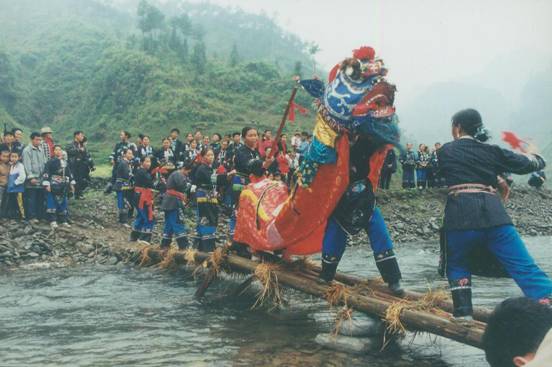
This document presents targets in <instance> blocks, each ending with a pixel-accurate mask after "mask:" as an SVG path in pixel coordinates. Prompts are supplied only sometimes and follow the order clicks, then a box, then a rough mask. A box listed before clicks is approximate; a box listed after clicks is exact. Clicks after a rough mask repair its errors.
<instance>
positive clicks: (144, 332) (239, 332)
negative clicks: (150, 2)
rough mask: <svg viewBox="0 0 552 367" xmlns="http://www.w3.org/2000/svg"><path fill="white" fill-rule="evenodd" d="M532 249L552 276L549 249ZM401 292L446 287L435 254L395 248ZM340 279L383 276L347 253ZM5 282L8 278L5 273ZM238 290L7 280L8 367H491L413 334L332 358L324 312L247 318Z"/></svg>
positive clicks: (42, 277)
mask: <svg viewBox="0 0 552 367" xmlns="http://www.w3.org/2000/svg"><path fill="white" fill-rule="evenodd" d="M527 242H528V247H529V249H530V251H531V253H532V254H533V256H534V257H535V258H536V259H537V262H538V263H539V264H540V265H541V266H542V267H543V268H544V270H545V271H546V272H547V273H549V274H552V251H551V246H552V238H550V237H548V238H547V237H541V238H529V239H527ZM397 252H398V255H399V256H400V264H401V266H402V271H403V277H404V279H405V280H404V283H405V286H406V287H407V288H409V289H412V290H419V291H423V290H425V289H427V288H428V287H439V286H444V285H445V282H444V281H443V280H442V279H440V277H439V276H438V275H437V274H436V267H435V264H436V262H437V250H436V245H435V244H432V243H428V244H419V243H418V244H403V245H401V246H399V247H398V248H397ZM340 270H341V271H346V272H351V273H354V274H357V275H363V276H377V271H376V269H375V265H374V262H373V259H372V258H371V255H370V252H369V251H368V250H367V249H366V248H364V247H354V248H349V249H348V250H347V252H346V254H345V259H344V260H343V262H342V264H341V266H340ZM0 271H1V269H0ZM235 284H236V282H233V281H231V280H226V281H219V282H218V283H217V284H216V285H215V286H212V287H211V288H210V289H209V291H208V293H207V296H208V297H207V299H206V300H205V301H203V302H198V301H197V300H195V299H194V296H193V295H194V291H195V289H196V285H197V284H196V282H195V281H194V280H193V279H192V278H191V277H190V275H189V274H187V273H185V272H179V273H174V272H173V273H167V272H162V271H158V270H154V269H136V268H132V267H126V266H118V267H101V266H100V267H98V266H90V267H79V268H61V269H59V268H58V269H38V268H27V269H18V270H15V271H9V272H8V271H4V272H0V366H49V365H51V366H130V365H132V366H138V365H139V366H174V365H189V366H267V365H269V366H367V365H370V366H470V367H478V366H486V363H485V362H484V355H483V353H482V352H481V351H480V350H478V349H475V348H471V347H468V346H464V345H461V344H458V343H455V342H452V341H448V340H445V339H443V338H438V337H433V336H432V337H429V336H427V335H417V336H415V337H414V335H413V334H409V335H407V336H406V338H405V339H403V340H402V341H401V342H400V344H399V347H398V348H392V349H391V350H390V351H388V352H387V353H385V354H383V355H382V354H373V355H365V356H360V357H359V356H352V355H348V354H345V353H339V352H334V351H330V350H324V349H322V348H320V347H318V346H317V345H316V344H315V343H314V338H315V336H316V335H317V334H318V333H320V332H326V331H327V327H328V325H327V324H325V323H323V322H321V321H320V319H321V318H320V316H321V315H322V316H324V315H326V316H328V315H330V312H329V311H328V306H327V304H326V303H325V302H322V301H319V300H316V299H312V298H309V297H307V296H304V295H301V294H298V293H294V292H288V293H287V294H286V295H287V299H288V300H289V306H288V307H287V308H286V309H284V310H282V311H272V312H270V311H268V310H251V309H250V306H251V305H252V303H253V301H254V297H253V295H252V294H245V295H243V296H240V297H221V295H222V294H224V293H225V292H226V294H228V293H229V291H230V290H231V288H232V287H233V286H235ZM474 287H475V289H474V302H475V304H477V305H485V306H493V305H495V304H496V303H497V302H499V301H500V300H502V299H503V298H506V297H511V296H517V295H520V291H519V290H518V288H517V287H516V285H515V284H514V283H513V281H512V280H509V279H501V280H497V279H483V278H478V277H475V278H474Z"/></svg>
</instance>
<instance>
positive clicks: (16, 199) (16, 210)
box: [6, 192, 25, 219]
mask: <svg viewBox="0 0 552 367" xmlns="http://www.w3.org/2000/svg"><path fill="white" fill-rule="evenodd" d="M6 211H7V217H8V218H10V219H25V207H24V205H23V193H22V192H10V193H8V196H7V200H6Z"/></svg>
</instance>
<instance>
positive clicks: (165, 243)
mask: <svg viewBox="0 0 552 367" xmlns="http://www.w3.org/2000/svg"><path fill="white" fill-rule="evenodd" d="M171 242H172V238H164V237H163V238H162V239H161V246H159V247H161V250H168V249H169V247H171Z"/></svg>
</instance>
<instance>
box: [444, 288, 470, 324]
mask: <svg viewBox="0 0 552 367" xmlns="http://www.w3.org/2000/svg"><path fill="white" fill-rule="evenodd" d="M449 285H450V291H451V293H452V304H453V310H454V311H453V316H454V317H455V318H458V319H462V320H472V319H473V317H472V315H473V306H472V289H471V280H470V279H469V278H463V279H459V280H449Z"/></svg>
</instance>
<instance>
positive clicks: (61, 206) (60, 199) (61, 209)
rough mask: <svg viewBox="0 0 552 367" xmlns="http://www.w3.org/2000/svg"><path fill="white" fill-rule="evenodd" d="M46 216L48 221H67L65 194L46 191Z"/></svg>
mask: <svg viewBox="0 0 552 367" xmlns="http://www.w3.org/2000/svg"><path fill="white" fill-rule="evenodd" d="M46 207H47V209H46V217H47V219H48V221H49V222H50V223H52V222H56V221H59V222H60V223H67V213H68V212H67V194H66V193H64V194H61V195H55V194H53V193H51V192H47V193H46Z"/></svg>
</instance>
